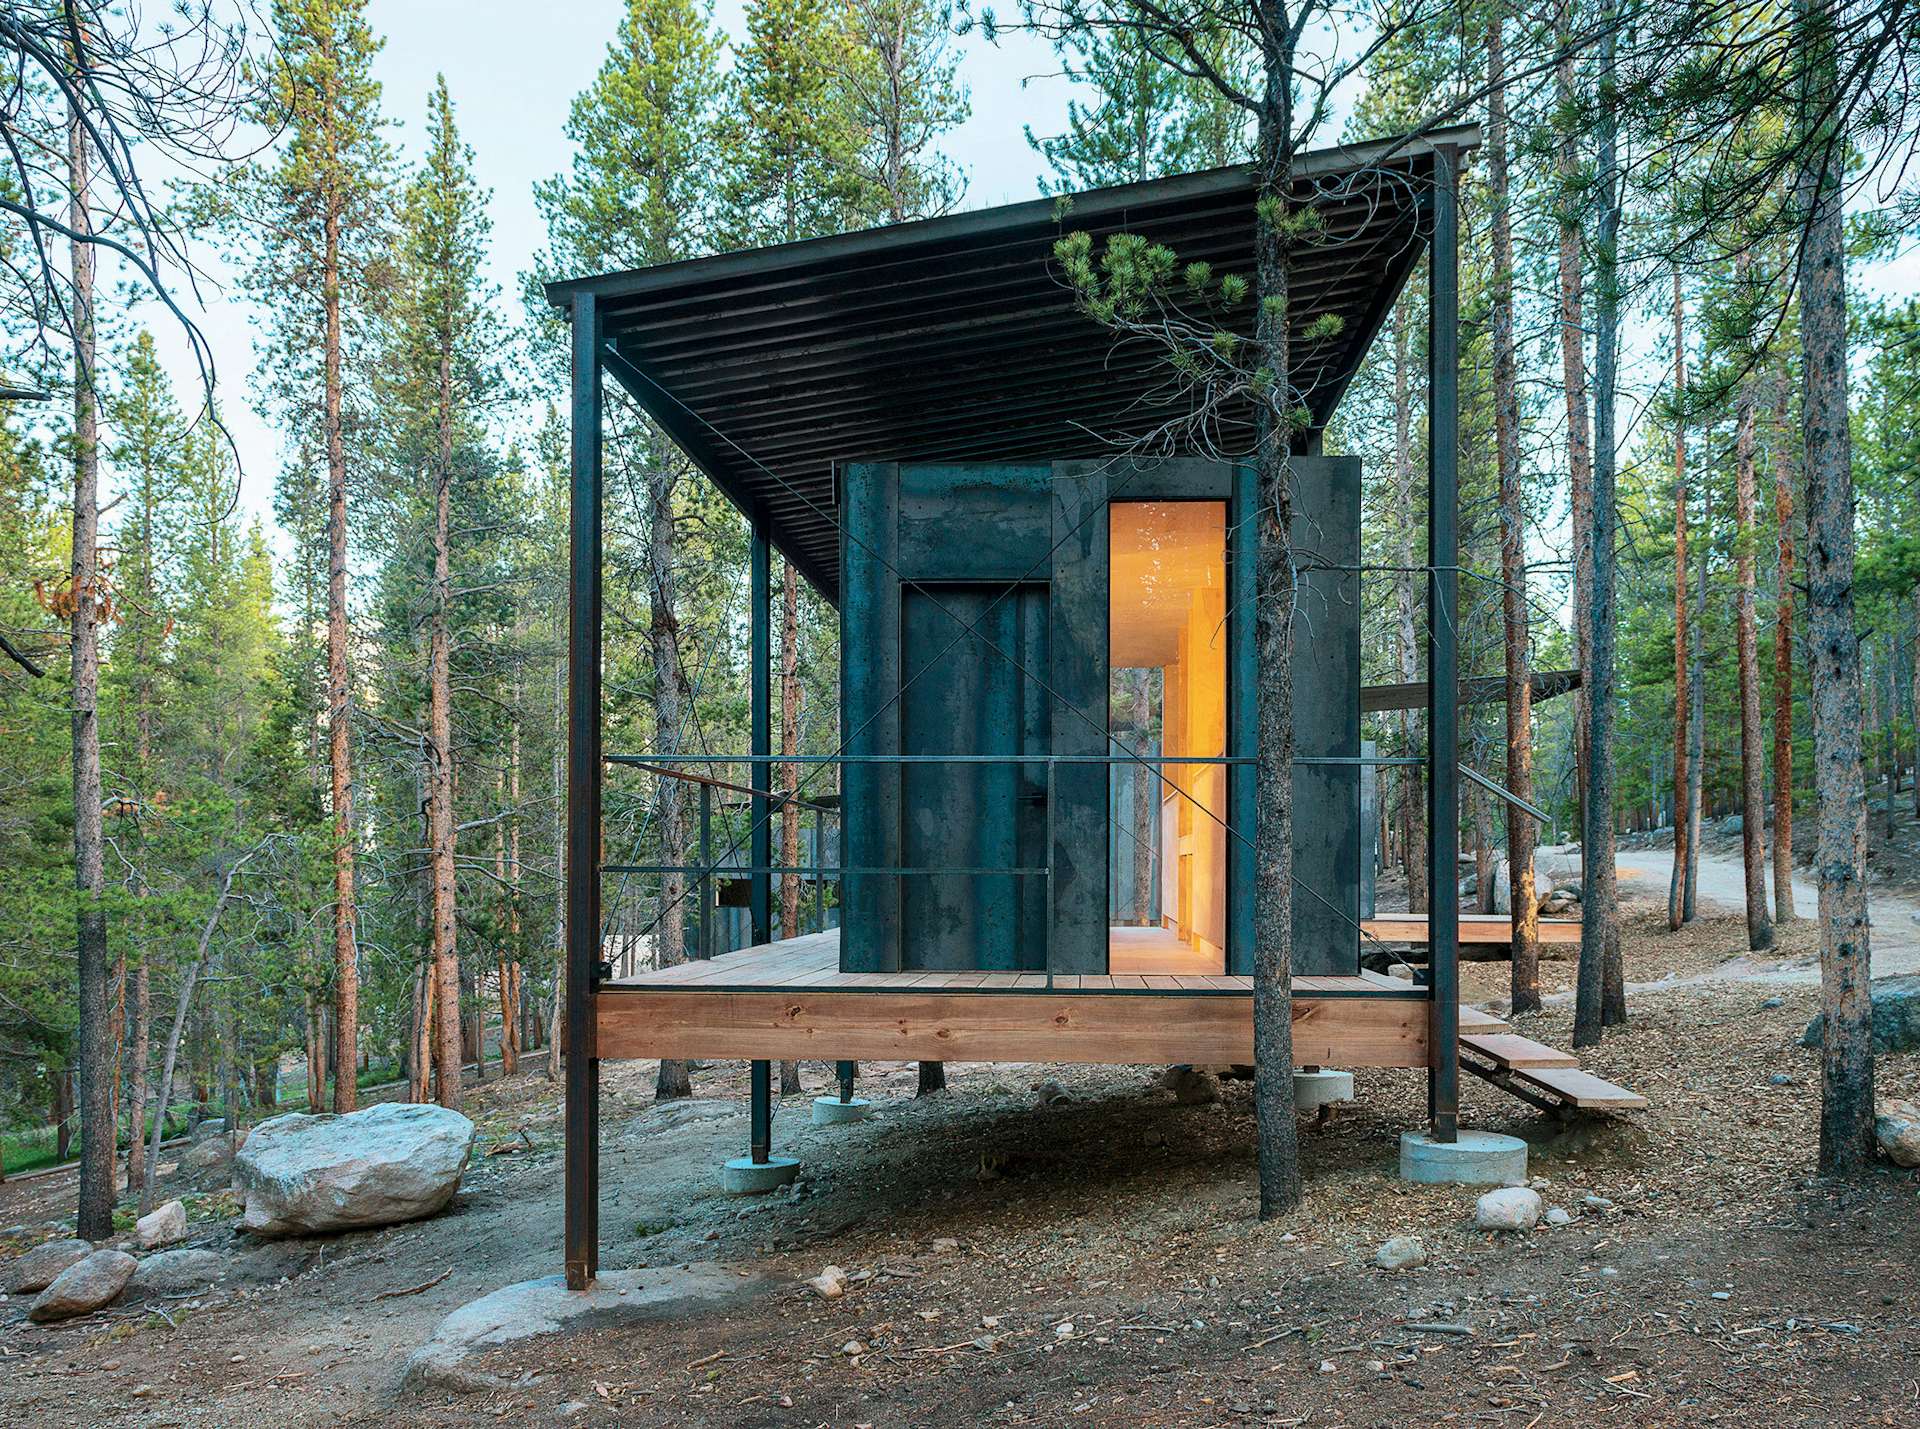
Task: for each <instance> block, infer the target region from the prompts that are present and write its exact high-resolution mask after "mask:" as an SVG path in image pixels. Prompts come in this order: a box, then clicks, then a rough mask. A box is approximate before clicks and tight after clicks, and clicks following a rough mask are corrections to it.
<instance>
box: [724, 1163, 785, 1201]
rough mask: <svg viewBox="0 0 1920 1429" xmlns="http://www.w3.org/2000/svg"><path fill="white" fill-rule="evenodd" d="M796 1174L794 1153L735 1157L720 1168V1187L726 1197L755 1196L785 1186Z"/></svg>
mask: <svg viewBox="0 0 1920 1429" xmlns="http://www.w3.org/2000/svg"><path fill="white" fill-rule="evenodd" d="M799 1174H800V1158H799V1157H797V1156H769V1157H768V1158H767V1159H766V1160H765V1161H755V1160H754V1159H753V1158H752V1157H751V1156H736V1157H734V1158H733V1160H731V1161H729V1162H728V1163H727V1164H726V1165H725V1166H724V1167H722V1168H721V1171H720V1189H721V1190H723V1191H725V1192H726V1193H727V1194H728V1195H729V1196H759V1195H763V1194H765V1193H766V1192H768V1191H777V1190H779V1189H780V1187H782V1186H785V1185H789V1184H790V1183H791V1182H792V1181H793V1178H794V1177H796V1176H798V1175H799Z"/></svg>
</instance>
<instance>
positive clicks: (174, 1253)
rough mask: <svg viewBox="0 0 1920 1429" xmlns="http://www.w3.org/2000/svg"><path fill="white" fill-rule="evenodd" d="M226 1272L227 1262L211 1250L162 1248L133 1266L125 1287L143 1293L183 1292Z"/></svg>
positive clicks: (208, 1283)
mask: <svg viewBox="0 0 1920 1429" xmlns="http://www.w3.org/2000/svg"><path fill="white" fill-rule="evenodd" d="M226 1273H227V1263H226V1261H224V1260H222V1259H221V1258H220V1256H219V1255H217V1254H215V1253H214V1252H213V1251H210V1250H163V1251H161V1252H160V1253H159V1254H158V1255H150V1256H148V1257H147V1258H146V1259H145V1260H143V1261H141V1262H140V1264H139V1265H138V1266H136V1267H135V1268H134V1272H133V1278H132V1279H131V1280H129V1281H128V1282H127V1289H129V1290H131V1291H136V1292H138V1293H139V1294H142V1295H185V1294H187V1293H189V1292H191V1291H195V1290H204V1289H206V1288H207V1286H209V1285H211V1284H212V1283H213V1282H214V1281H216V1280H218V1279H220V1278H221V1277H222V1276H223V1275H225V1274H226Z"/></svg>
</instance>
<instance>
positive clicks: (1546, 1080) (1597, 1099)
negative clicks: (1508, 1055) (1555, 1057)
mask: <svg viewBox="0 0 1920 1429" xmlns="http://www.w3.org/2000/svg"><path fill="white" fill-rule="evenodd" d="M1513 1075H1514V1077H1515V1079H1516V1080H1518V1081H1521V1082H1525V1083H1526V1084H1527V1085H1529V1086H1533V1087H1538V1088H1539V1089H1540V1090H1541V1091H1544V1092H1547V1093H1549V1094H1550V1095H1552V1096H1556V1097H1559V1098H1560V1099H1561V1100H1562V1101H1564V1102H1567V1103H1568V1104H1569V1105H1572V1106H1576V1107H1579V1108H1580V1109H1581V1110H1582V1111H1640V1110H1643V1109H1645V1107H1646V1105H1647V1099H1646V1098H1645V1097H1643V1096H1641V1095H1640V1094H1639V1093H1638V1092H1630V1091H1628V1090H1627V1089H1626V1088H1625V1087H1616V1086H1615V1085H1614V1084H1613V1083H1612V1082H1607V1081H1602V1080H1601V1079H1600V1078H1599V1077H1596V1076H1594V1075H1593V1073H1592V1072H1583V1071H1581V1070H1580V1069H1579V1068H1578V1067H1527V1068H1520V1067H1516V1068H1514V1071H1513Z"/></svg>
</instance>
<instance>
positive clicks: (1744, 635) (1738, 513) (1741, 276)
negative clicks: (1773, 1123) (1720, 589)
mask: <svg viewBox="0 0 1920 1429" xmlns="http://www.w3.org/2000/svg"><path fill="white" fill-rule="evenodd" d="M1750 262H1751V260H1750V259H1749V257H1748V255H1747V254H1746V253H1744V252H1743V253H1741V254H1740V256H1739V257H1738V258H1737V259H1736V260H1735V262H1734V274H1735V279H1734V280H1735V283H1736V284H1744V283H1745V281H1746V278H1747V273H1748V269H1749V265H1750ZM1733 452H1734V455H1733V468H1734V502H1733V524H1734V542H1733V549H1734V616H1733V619H1734V651H1735V661H1736V663H1737V664H1738V666H1739V677H1740V853H1741V863H1742V866H1743V868H1744V871H1745V873H1746V882H1747V946H1748V947H1749V948H1751V949H1752V950H1753V951H1755V952H1761V951H1764V950H1765V949H1767V948H1771V947H1772V946H1773V919H1772V918H1771V917H1770V916H1769V915H1768V911H1767V844H1766V818H1767V791H1766V751H1765V750H1764V749H1763V748H1762V746H1761V734H1760V652H1759V636H1758V632H1757V630H1756V624H1757V622H1756V618H1755V612H1754V590H1755V572H1754V559H1753V547H1754V542H1755V540H1756V539H1757V538H1758V533H1757V532H1756V530H1755V529H1754V501H1755V493H1756V485H1757V482H1756V476H1755V471H1754V406H1753V384H1752V382H1751V381H1749V380H1746V379H1742V380H1741V382H1740V387H1739V391H1738V393H1737V394H1736V396H1735V398H1734V439H1733Z"/></svg>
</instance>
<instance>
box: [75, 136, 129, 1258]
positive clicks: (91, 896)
mask: <svg viewBox="0 0 1920 1429" xmlns="http://www.w3.org/2000/svg"><path fill="white" fill-rule="evenodd" d="M89 167H90V156H89V153H88V140H87V131H86V127H85V126H84V124H83V123H82V122H81V118H80V113H79V111H78V110H77V109H76V110H75V111H74V113H73V116H72V119H71V121H70V122H69V124H68V126H67V183H68V192H69V194H70V195H71V196H72V197H71V201H70V203H69V207H68V225H69V226H70V227H71V228H72V229H73V231H74V233H75V234H76V235H80V236H78V237H75V238H74V239H73V240H72V242H71V245H70V247H69V254H70V257H71V262H72V278H73V297H72V303H71V306H70V309H69V311H70V315H71V322H72V326H73V567H72V580H71V584H70V587H69V595H70V598H71V600H72V602H73V610H72V613H71V617H70V628H71V630H72V671H73V684H72V692H71V698H72V702H73V716H72V731H73V869H74V894H75V898H74V923H75V929H74V931H75V935H76V938H77V951H78V958H77V963H78V972H79V982H80V986H79V999H78V1010H79V1025H78V1028H77V1029H76V1033H75V1035H76V1038H77V1040H78V1043H79V1046H78V1049H77V1050H78V1053H79V1055H78V1057H77V1059H76V1062H77V1070H78V1072H79V1079H80V1086H79V1102H80V1105H79V1108H78V1110H79V1113H80V1203H79V1211H78V1218H77V1221H76V1225H75V1229H76V1232H77V1234H78V1235H79V1236H80V1238H81V1239H83V1240H94V1241H99V1240H107V1239H109V1238H110V1237H111V1236H112V1235H113V1202H114V1173H115V1171H116V1170H117V1166H116V1163H117V1162H118V1160H119V1157H118V1148H117V1146H116V1144H115V1143H116V1136H115V1131H116V1128H115V1126H114V1121H113V1112H112V1107H113V1062H114V1047H113V1043H112V1041H111V1040H110V1037H109V1033H108V1021H109V1017H110V1013H109V1011H108V1006H107V1003H108V987H107V980H108V976H109V972H110V969H109V966H108V959H107V914H106V909H105V907H104V906H103V905H102V902H101V900H102V898H103V897H104V895H105V891H106V856H105V848H106V844H105V837H104V831H103V829H102V827H101V792H100V711H99V701H100V634H99V626H100V619H101V605H102V592H101V590H100V431H99V423H100V393H99V388H98V386H97V371H96V368H95V366H94V357H95V352H94V342H95V339H94V311H93V302H94V250H93V244H92V242H91V241H90V239H89V237H88V235H90V234H91V233H92V231H93V215H92V212H91V210H90V208H89V203H88V195H87V190H88V185H89Z"/></svg>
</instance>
